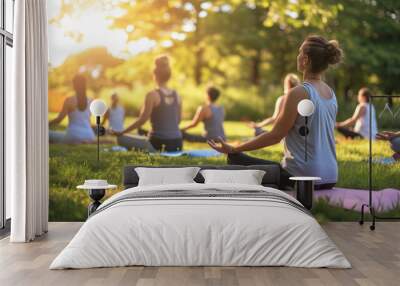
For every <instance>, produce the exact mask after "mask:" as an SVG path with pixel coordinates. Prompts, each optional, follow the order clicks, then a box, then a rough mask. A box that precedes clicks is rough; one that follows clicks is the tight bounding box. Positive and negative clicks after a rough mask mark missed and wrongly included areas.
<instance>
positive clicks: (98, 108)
mask: <svg viewBox="0 0 400 286" xmlns="http://www.w3.org/2000/svg"><path fill="white" fill-rule="evenodd" d="M106 111H107V105H106V103H105V102H104V101H103V100H101V99H95V100H93V101H92V103H90V112H91V113H92V114H93V115H94V116H96V134H97V161H100V136H101V135H104V134H105V129H104V127H102V126H100V117H101V116H103V115H104V114H105V113H106Z"/></svg>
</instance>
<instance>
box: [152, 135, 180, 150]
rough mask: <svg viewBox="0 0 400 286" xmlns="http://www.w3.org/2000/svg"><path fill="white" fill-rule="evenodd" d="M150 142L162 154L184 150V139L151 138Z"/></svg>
mask: <svg viewBox="0 0 400 286" xmlns="http://www.w3.org/2000/svg"><path fill="white" fill-rule="evenodd" d="M149 141H150V143H151V145H153V147H154V149H156V150H157V151H162V152H175V151H181V150H182V145H183V144H182V138H176V139H162V138H157V137H154V136H150V138H149Z"/></svg>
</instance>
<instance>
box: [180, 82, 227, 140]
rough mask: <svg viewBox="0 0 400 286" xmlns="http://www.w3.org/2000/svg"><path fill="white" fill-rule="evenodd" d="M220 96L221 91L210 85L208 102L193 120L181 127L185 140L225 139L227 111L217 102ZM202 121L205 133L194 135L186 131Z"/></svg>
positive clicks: (199, 109)
mask: <svg viewBox="0 0 400 286" xmlns="http://www.w3.org/2000/svg"><path fill="white" fill-rule="evenodd" d="M219 96H220V91H219V90H218V89H217V88H215V87H209V88H208V89H207V97H206V104H205V105H202V106H199V108H198V109H197V112H196V114H195V115H194V117H193V119H192V122H191V123H190V124H189V125H187V126H185V127H184V128H182V129H181V131H182V135H183V139H184V140H187V141H189V142H207V140H210V139H217V138H222V139H224V140H225V130H224V120H225V111H224V108H223V107H222V106H218V105H216V104H215V103H216V101H217V99H218V98H219ZM200 122H203V124H204V131H205V132H204V135H194V134H189V133H187V132H186V131H187V130H189V129H191V128H193V127H196V126H197V125H198V124H199V123H200Z"/></svg>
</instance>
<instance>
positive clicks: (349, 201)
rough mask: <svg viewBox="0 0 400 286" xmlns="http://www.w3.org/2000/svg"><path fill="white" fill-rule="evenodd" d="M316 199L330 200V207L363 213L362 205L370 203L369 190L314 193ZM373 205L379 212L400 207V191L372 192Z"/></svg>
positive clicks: (334, 190)
mask: <svg viewBox="0 0 400 286" xmlns="http://www.w3.org/2000/svg"><path fill="white" fill-rule="evenodd" d="M314 199H325V200H328V202H329V204H330V205H333V206H341V207H343V208H345V209H354V210H356V211H361V205H362V204H364V203H369V192H368V190H359V189H346V188H333V189H332V190H320V191H315V192H314ZM372 205H373V206H374V208H375V210H376V211H377V212H383V211H388V210H391V209H393V208H395V207H396V206H399V205H400V190H397V189H383V190H380V191H373V192H372Z"/></svg>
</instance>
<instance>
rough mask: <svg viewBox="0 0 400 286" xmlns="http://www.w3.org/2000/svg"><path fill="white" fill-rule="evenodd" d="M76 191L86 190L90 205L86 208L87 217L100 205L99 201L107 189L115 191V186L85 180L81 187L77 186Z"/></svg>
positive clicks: (101, 181)
mask: <svg viewBox="0 0 400 286" xmlns="http://www.w3.org/2000/svg"><path fill="white" fill-rule="evenodd" d="M77 188H78V189H82V190H87V191H88V194H89V196H90V198H91V199H92V203H91V204H90V205H89V206H88V217H89V216H90V215H91V214H92V213H94V212H95V211H96V210H97V208H98V207H99V206H100V205H101V202H100V200H101V199H102V198H103V197H104V195H105V194H106V190H108V189H116V188H117V186H116V185H110V184H108V183H107V181H106V180H85V183H84V184H83V185H79V186H77Z"/></svg>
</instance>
